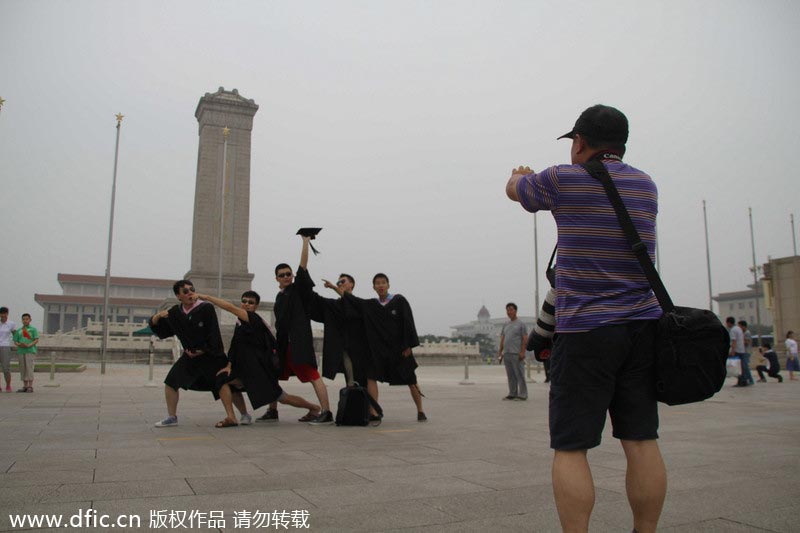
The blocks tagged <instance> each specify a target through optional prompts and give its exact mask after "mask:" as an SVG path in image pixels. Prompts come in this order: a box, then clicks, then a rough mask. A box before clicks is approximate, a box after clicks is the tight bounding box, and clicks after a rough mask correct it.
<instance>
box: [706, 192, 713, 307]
mask: <svg viewBox="0 0 800 533" xmlns="http://www.w3.org/2000/svg"><path fill="white" fill-rule="evenodd" d="M703 225H704V226H705V229H706V269H707V270H708V310H709V311H712V312H713V311H714V300H713V297H712V295H711V250H710V249H709V247H708V216H707V215H706V201H705V200H703Z"/></svg>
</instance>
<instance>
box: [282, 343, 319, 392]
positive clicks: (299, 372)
mask: <svg viewBox="0 0 800 533" xmlns="http://www.w3.org/2000/svg"><path fill="white" fill-rule="evenodd" d="M291 376H297V379H299V380H300V383H308V382H309V381H316V380H318V379H319V378H320V376H319V372H318V371H317V369H316V367H313V366H311V365H308V364H303V363H301V364H299V365H295V364H292V350H291V347H288V348H287V349H286V364H285V365H284V367H283V370H282V371H281V375H280V377H279V378H278V379H280V380H281V381H286V380H287V379H289V377H291Z"/></svg>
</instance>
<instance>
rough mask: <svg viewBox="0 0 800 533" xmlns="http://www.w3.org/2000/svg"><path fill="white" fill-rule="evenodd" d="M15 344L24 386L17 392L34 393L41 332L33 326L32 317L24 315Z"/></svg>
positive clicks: (15, 337)
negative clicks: (35, 369)
mask: <svg viewBox="0 0 800 533" xmlns="http://www.w3.org/2000/svg"><path fill="white" fill-rule="evenodd" d="M14 344H15V345H16V346H17V355H18V356H19V373H20V377H21V378H22V382H23V386H22V388H21V389H19V390H18V391H17V392H33V368H34V365H35V361H34V356H35V355H36V352H37V350H36V345H37V344H39V331H38V330H37V329H36V328H35V327H33V326H31V315H29V314H28V313H24V314H23V315H22V327H21V328H19V329H18V330H16V331H15V332H14Z"/></svg>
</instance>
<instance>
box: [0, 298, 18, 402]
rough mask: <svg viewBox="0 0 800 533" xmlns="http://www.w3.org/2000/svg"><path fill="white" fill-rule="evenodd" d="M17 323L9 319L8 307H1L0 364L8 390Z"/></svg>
mask: <svg viewBox="0 0 800 533" xmlns="http://www.w3.org/2000/svg"><path fill="white" fill-rule="evenodd" d="M16 329H17V325H16V324H15V323H14V321H13V320H9V319H8V307H0V364H2V367H3V376H4V377H5V378H6V392H11V346H13V344H12V342H13V338H12V337H13V333H14V331H16Z"/></svg>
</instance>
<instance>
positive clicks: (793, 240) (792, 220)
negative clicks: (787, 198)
mask: <svg viewBox="0 0 800 533" xmlns="http://www.w3.org/2000/svg"><path fill="white" fill-rule="evenodd" d="M789 223H790V224H791V225H792V248H793V249H794V255H797V237H796V236H795V234H794V213H790V214H789Z"/></svg>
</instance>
